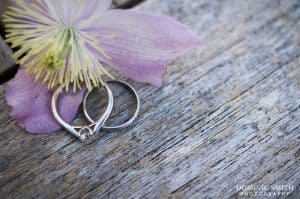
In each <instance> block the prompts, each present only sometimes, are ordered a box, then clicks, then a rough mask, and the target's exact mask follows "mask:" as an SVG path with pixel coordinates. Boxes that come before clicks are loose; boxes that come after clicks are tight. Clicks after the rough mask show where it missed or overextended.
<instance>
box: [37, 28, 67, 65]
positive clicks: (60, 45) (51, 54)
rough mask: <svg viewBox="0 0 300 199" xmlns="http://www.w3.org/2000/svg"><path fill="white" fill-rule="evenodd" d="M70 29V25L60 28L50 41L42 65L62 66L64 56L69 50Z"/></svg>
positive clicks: (64, 59)
mask: <svg viewBox="0 0 300 199" xmlns="http://www.w3.org/2000/svg"><path fill="white" fill-rule="evenodd" d="M71 34H72V29H71V28H70V27H66V28H63V29H62V30H60V31H59V32H58V33H57V35H55V37H54V39H52V41H51V42H50V45H49V46H50V49H49V51H48V52H47V53H46V55H45V56H44V57H43V60H42V63H43V66H44V67H45V68H47V69H53V70H54V69H58V68H60V67H63V66H64V64H65V61H66V57H67V56H68V55H69V53H70V52H71V50H72V48H71V45H70V40H71Z"/></svg>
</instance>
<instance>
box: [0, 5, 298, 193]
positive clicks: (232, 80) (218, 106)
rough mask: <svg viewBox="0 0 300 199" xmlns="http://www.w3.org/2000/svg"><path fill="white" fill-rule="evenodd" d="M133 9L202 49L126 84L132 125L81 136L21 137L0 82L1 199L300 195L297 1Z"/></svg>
mask: <svg viewBox="0 0 300 199" xmlns="http://www.w3.org/2000/svg"><path fill="white" fill-rule="evenodd" d="M119 2H123V3H124V0H121V1H119ZM136 2H137V1H134V3H136ZM123 3H122V5H125V6H124V7H131V6H133V5H135V4H134V3H132V2H129V3H128V2H127V3H126V2H125V4H123ZM115 5H120V4H118V3H116V4H115ZM134 9H139V10H148V11H150V12H155V13H158V14H166V15H169V16H171V17H173V18H175V19H177V20H179V21H181V22H183V23H185V24H187V25H189V26H190V27H191V28H192V29H193V30H195V31H196V32H198V33H199V35H200V37H201V38H202V41H203V45H202V47H201V48H200V49H197V50H195V51H192V52H190V53H189V54H187V55H186V56H184V57H182V58H181V59H179V60H178V61H176V62H175V63H173V64H171V65H170V66H169V68H168V73H167V75H166V76H165V80H164V82H165V84H164V86H163V87H162V88H161V89H155V88H153V87H151V86H149V85H144V84H139V83H133V85H134V86H135V88H137V91H138V93H139V95H140V97H141V100H142V110H141V114H140V116H139V119H138V121H137V122H136V123H135V124H134V126H132V127H131V128H129V129H127V130H122V131H120V132H102V133H101V135H99V136H97V139H96V140H94V141H93V142H90V143H86V144H83V143H81V142H79V141H78V140H77V139H75V138H74V137H72V136H70V135H69V134H67V133H66V132H65V131H61V132H59V133H57V134H54V135H41V136H33V135H29V134H26V133H25V132H24V131H23V130H22V129H20V128H19V127H18V125H17V122H16V121H15V120H14V119H12V118H11V117H10V116H9V113H10V110H11V109H10V107H9V106H8V105H7V104H6V102H5V99H4V87H5V84H4V85H2V86H0V110H1V112H0V123H1V129H0V148H1V150H0V198H65V197H70V198H244V196H242V194H245V193H246V192H243V191H240V190H239V188H240V187H241V186H243V185H265V186H271V185H288V186H290V187H291V189H290V190H291V191H290V193H289V195H288V196H282V197H281V196H276V197H271V198H286V197H287V198H300V191H299V186H300V122H299V121H300V57H299V55H300V20H299V19H300V2H299V0H294V1H293V0H286V1H277V0H253V1H244V0H224V1H210V0H197V1H195V0H164V1H160V0H146V1H143V2H141V3H140V4H138V5H137V6H135V8H134ZM174 34H176V32H174ZM0 46H1V48H0V58H1V60H0V63H1V67H2V68H6V69H5V70H7V68H9V67H11V66H12V65H13V61H12V60H11V59H10V58H9V56H10V51H9V50H8V48H7V47H5V46H4V45H3V44H2V41H0ZM0 71H1V70H0ZM120 92H121V91H120ZM119 96H121V95H120V93H119ZM127 99H128V96H124V97H119V101H120V102H119V103H122V102H123V101H126V100H127ZM94 101H95V100H94ZM94 103H96V102H94ZM126 114H127V112H125V114H123V115H125V116H126ZM116 117H117V116H115V115H114V118H116ZM252 198H253V196H252ZM262 198H264V197H262ZM268 198H270V197H268Z"/></svg>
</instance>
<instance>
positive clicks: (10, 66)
mask: <svg viewBox="0 0 300 199" xmlns="http://www.w3.org/2000/svg"><path fill="white" fill-rule="evenodd" d="M15 70H16V64H15V60H14V59H13V58H12V50H11V49H10V48H9V47H8V46H7V44H6V43H5V42H4V41H3V39H2V38H1V36H0V84H1V83H3V82H5V81H7V80H8V79H9V78H10V77H11V76H12V73H13V72H14V71H15Z"/></svg>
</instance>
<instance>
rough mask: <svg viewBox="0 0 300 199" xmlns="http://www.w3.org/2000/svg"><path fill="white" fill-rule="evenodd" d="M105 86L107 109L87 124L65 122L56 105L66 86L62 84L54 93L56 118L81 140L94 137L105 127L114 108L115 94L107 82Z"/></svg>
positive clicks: (52, 104) (54, 113)
mask: <svg viewBox="0 0 300 199" xmlns="http://www.w3.org/2000/svg"><path fill="white" fill-rule="evenodd" d="M103 86H104V88H105V89H106V91H107V95H108V104H107V107H106V110H105V112H104V114H103V115H102V116H101V117H100V118H99V119H98V120H97V121H96V122H93V123H92V124H90V125H85V126H72V125H70V124H68V123H67V122H65V121H64V120H63V119H62V118H61V117H60V115H59V114H58V111H57V107H56V104H57V99H58V97H59V95H60V94H61V93H62V91H63V88H64V86H60V87H59V88H58V89H57V90H56V91H55V92H54V93H53V96H52V100H51V108H52V113H53V116H54V118H55V119H56V120H57V122H58V123H59V124H60V125H61V126H63V127H64V128H65V129H66V130H67V131H68V132H69V133H71V134H72V135H74V136H76V137H78V138H79V139H80V140H81V141H84V140H86V139H88V138H89V137H93V135H94V133H95V132H97V131H98V130H99V129H101V128H102V127H103V125H104V124H105V122H106V121H107V120H108V118H109V116H110V114H111V111H112V108H113V103H114V100H113V94H112V91H111V90H110V88H109V87H108V85H107V84H106V83H103ZM89 93H90V92H88V93H87V94H86V98H87V96H88V95H89ZM85 103H86V99H85ZM85 105H86V104H85ZM85 105H84V108H85ZM92 128H93V130H92Z"/></svg>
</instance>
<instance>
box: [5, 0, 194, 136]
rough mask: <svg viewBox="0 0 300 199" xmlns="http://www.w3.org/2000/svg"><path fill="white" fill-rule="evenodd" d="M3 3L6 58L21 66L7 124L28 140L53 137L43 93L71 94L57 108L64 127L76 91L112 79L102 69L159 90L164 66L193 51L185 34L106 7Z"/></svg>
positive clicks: (106, 0) (92, 1) (52, 1)
mask: <svg viewBox="0 0 300 199" xmlns="http://www.w3.org/2000/svg"><path fill="white" fill-rule="evenodd" d="M5 1H7V3H8V4H9V5H10V6H9V7H8V10H7V11H6V12H5V14H4V21H5V22H6V31H7V35H6V36H7V42H9V43H11V45H12V47H19V50H18V51H16V52H15V54H14V57H15V58H16V59H18V63H19V64H20V65H21V69H20V71H19V72H18V74H17V76H16V77H15V78H14V79H13V80H12V81H10V82H9V83H8V86H7V89H6V91H7V94H6V99H7V101H8V104H10V105H11V106H12V107H13V113H12V116H13V117H14V118H16V119H18V121H19V122H20V125H21V126H22V127H24V128H25V129H26V130H27V131H28V132H31V133H47V132H53V131H56V130H58V129H59V126H58V125H57V124H56V122H55V121H54V119H53V117H52V114H51V110H50V98H51V93H52V92H51V89H54V88H56V87H57V86H59V85H61V84H63V85H65V86H66V88H68V87H69V86H71V87H72V88H73V90H74V92H75V91H77V94H72V93H70V92H68V93H66V94H64V96H63V97H62V98H63V99H62V100H61V101H62V102H61V103H65V104H66V106H61V107H60V108H61V112H62V113H61V114H62V116H64V118H65V119H66V120H68V121H71V120H72V119H73V118H74V117H75V113H76V111H77V108H78V106H79V104H80V103H81V101H82V96H83V93H84V91H82V90H81V91H80V92H78V88H81V85H82V84H84V85H86V87H87V88H88V89H89V90H91V89H92V88H93V87H96V86H99V85H101V83H102V81H103V80H102V76H105V75H106V76H109V77H112V76H111V75H110V74H109V73H108V72H107V70H106V69H105V67H104V66H103V64H102V63H107V64H108V65H109V66H112V67H113V68H115V69H116V70H118V71H119V72H120V73H122V74H123V75H125V76H127V77H129V78H132V79H134V80H136V81H138V82H146V83H150V84H152V85H154V86H156V87H160V86H161V85H162V76H163V75H164V73H165V71H166V65H167V64H169V63H171V62H172V61H173V60H174V59H175V58H176V57H178V56H180V55H182V54H183V53H185V52H186V51H187V50H188V49H190V48H191V47H195V46H197V45H199V39H198V36H197V35H196V34H195V33H194V32H192V31H191V30H190V29H189V28H188V27H187V26H185V25H182V24H180V23H179V22H176V21H174V20H172V19H171V18H169V17H165V16H155V15H153V14H150V13H146V12H139V11H134V10H110V9H108V8H109V6H110V4H111V0H89V1H84V0H68V1H62V0H19V1H11V0H5ZM25 70H26V71H27V72H28V73H29V74H30V75H29V74H26V73H25V72H24V71H25ZM44 84H45V85H44ZM47 85H48V87H47ZM48 89H50V90H48ZM83 90H84V89H83Z"/></svg>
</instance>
